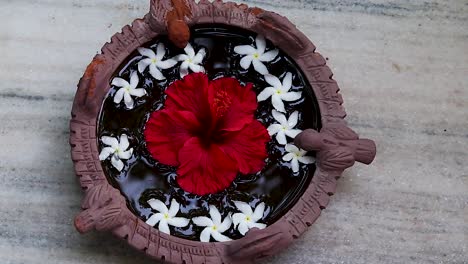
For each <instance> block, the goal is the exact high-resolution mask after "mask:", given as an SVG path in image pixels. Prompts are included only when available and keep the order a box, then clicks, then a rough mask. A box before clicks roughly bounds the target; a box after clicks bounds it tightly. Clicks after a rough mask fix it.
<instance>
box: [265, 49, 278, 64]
mask: <svg viewBox="0 0 468 264" xmlns="http://www.w3.org/2000/svg"><path fill="white" fill-rule="evenodd" d="M278 53H279V51H278V50H277V49H275V50H270V51H268V52H265V53H263V54H262V56H260V61H264V62H269V61H272V60H274V59H275V58H276V56H278Z"/></svg>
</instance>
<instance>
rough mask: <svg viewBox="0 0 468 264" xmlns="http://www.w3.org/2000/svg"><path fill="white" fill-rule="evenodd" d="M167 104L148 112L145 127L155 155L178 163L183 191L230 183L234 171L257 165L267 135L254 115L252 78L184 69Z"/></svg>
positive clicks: (219, 188) (246, 171)
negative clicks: (245, 82) (212, 75)
mask: <svg viewBox="0 0 468 264" xmlns="http://www.w3.org/2000/svg"><path fill="white" fill-rule="evenodd" d="M166 94H167V99H166V103H165V108H164V109H163V110H160V111H156V112H153V113H152V114H151V117H150V119H149V120H148V123H147V124H146V128H145V131H144V134H145V139H146V143H147V147H148V150H149V152H150V153H151V155H152V156H153V158H154V159H156V160H158V161H159V162H161V163H163V164H166V165H170V166H178V169H177V182H178V184H179V185H180V186H181V187H182V188H183V189H184V190H185V191H187V192H190V193H194V194H198V195H205V194H210V193H216V192H219V191H222V190H224V189H226V188H227V187H229V185H230V184H231V183H232V181H233V180H234V179H235V178H236V176H237V174H238V173H239V172H240V173H241V174H250V173H256V172H258V171H260V170H261V169H262V168H263V166H264V160H265V158H266V157H267V151H266V143H267V142H268V141H269V140H270V136H269V135H268V132H267V130H266V129H265V127H264V126H263V125H262V124H261V123H260V122H259V121H257V120H256V119H255V118H254V112H255V110H256V109H257V97H256V94H255V93H254V91H253V90H252V84H248V85H246V86H241V85H240V83H239V82H238V81H237V80H236V79H234V78H221V79H217V80H214V81H211V82H210V81H209V80H208V77H207V76H206V75H205V74H203V73H193V74H190V75H187V76H186V77H185V78H184V79H183V80H180V81H176V82H174V83H173V84H171V85H170V86H169V88H168V89H167V91H166Z"/></svg>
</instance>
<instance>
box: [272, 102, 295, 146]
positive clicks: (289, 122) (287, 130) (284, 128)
mask: <svg viewBox="0 0 468 264" xmlns="http://www.w3.org/2000/svg"><path fill="white" fill-rule="evenodd" d="M271 113H272V114H273V117H274V118H275V120H276V121H278V122H279V124H278V123H277V124H272V125H270V126H269V127H268V133H269V134H270V136H273V135H274V134H276V140H277V141H278V143H280V144H281V145H286V143H288V141H287V140H286V136H288V137H290V138H295V137H296V136H297V135H298V134H299V133H301V132H302V130H300V129H294V127H295V126H296V125H297V120H298V117H299V112H297V111H294V112H293V113H292V114H291V115H290V116H289V119H286V116H285V115H283V114H282V113H280V112H278V111H276V110H273V111H272V112H271Z"/></svg>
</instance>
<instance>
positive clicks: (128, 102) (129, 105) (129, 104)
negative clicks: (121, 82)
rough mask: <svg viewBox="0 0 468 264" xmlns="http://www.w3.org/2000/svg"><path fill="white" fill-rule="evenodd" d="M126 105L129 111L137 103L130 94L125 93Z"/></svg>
mask: <svg viewBox="0 0 468 264" xmlns="http://www.w3.org/2000/svg"><path fill="white" fill-rule="evenodd" d="M124 103H125V106H126V107H127V108H128V109H132V108H133V106H134V105H135V103H134V102H133V99H132V97H131V96H130V94H129V93H127V92H126V93H124Z"/></svg>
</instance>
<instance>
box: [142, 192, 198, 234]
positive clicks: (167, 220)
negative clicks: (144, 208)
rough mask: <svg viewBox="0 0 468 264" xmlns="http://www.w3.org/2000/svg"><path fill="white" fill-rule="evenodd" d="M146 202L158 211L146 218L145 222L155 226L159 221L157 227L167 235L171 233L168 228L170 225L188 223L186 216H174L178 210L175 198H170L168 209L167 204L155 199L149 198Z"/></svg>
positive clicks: (179, 225)
mask: <svg viewBox="0 0 468 264" xmlns="http://www.w3.org/2000/svg"><path fill="white" fill-rule="evenodd" d="M148 204H149V205H150V206H151V208H153V209H154V210H156V211H158V212H159V213H156V214H153V215H152V216H151V217H150V218H148V220H146V223H147V224H148V225H150V226H155V225H156V224H157V223H159V225H158V229H159V231H161V232H163V233H166V234H168V235H170V234H171V231H170V230H169V226H170V225H171V226H175V227H185V226H187V225H188V224H189V223H190V220H189V219H187V218H184V217H175V216H176V215H177V213H178V212H179V207H180V205H179V203H178V202H177V201H176V200H175V199H172V201H171V206H170V208H169V209H167V206H166V205H165V204H164V203H163V202H161V201H160V200H157V199H150V200H149V201H148Z"/></svg>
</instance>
